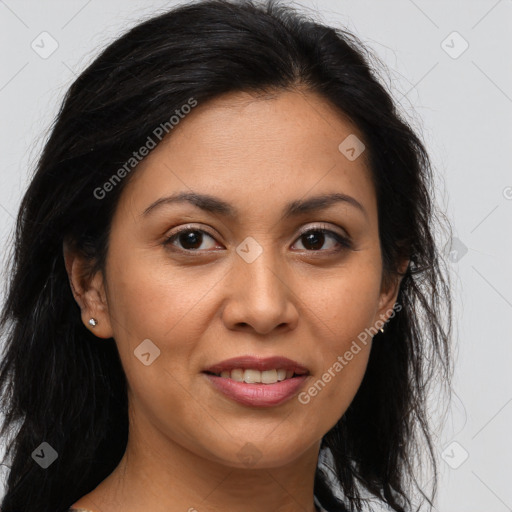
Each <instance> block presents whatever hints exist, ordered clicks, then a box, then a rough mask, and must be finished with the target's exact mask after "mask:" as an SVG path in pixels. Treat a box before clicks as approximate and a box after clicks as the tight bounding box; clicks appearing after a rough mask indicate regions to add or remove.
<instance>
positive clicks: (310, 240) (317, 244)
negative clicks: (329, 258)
mask: <svg viewBox="0 0 512 512" xmlns="http://www.w3.org/2000/svg"><path fill="white" fill-rule="evenodd" d="M299 240H301V242H302V245H303V247H304V249H305V250H307V251H317V252H318V251H320V252H324V251H325V252H333V251H337V250H341V249H340V248H339V247H338V249H336V247H334V248H333V247H328V248H327V249H324V250H323V251H322V250H321V249H322V247H324V245H325V243H326V241H327V242H328V241H329V240H331V243H330V245H331V246H332V245H333V243H334V246H335V245H336V244H338V245H339V246H341V247H342V248H350V247H351V244H350V241H349V240H348V239H347V238H346V237H343V236H341V235H339V234H338V233H335V232H334V231H331V230H328V229H324V228H313V229H309V230H307V231H304V232H303V233H302V234H301V235H300V237H299Z"/></svg>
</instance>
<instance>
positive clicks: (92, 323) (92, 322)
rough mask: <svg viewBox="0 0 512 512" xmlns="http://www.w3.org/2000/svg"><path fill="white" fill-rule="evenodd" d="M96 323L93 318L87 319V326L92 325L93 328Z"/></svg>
mask: <svg viewBox="0 0 512 512" xmlns="http://www.w3.org/2000/svg"><path fill="white" fill-rule="evenodd" d="M97 323H98V321H97V320H96V319H95V318H90V319H89V324H90V325H92V326H93V327H95V326H96V324H97Z"/></svg>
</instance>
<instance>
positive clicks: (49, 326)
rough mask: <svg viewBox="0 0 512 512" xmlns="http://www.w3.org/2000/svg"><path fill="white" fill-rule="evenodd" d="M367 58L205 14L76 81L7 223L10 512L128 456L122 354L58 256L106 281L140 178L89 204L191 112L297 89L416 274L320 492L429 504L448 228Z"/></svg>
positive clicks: (299, 24) (39, 502)
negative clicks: (368, 187)
mask: <svg viewBox="0 0 512 512" xmlns="http://www.w3.org/2000/svg"><path fill="white" fill-rule="evenodd" d="M372 59H375V57H374V56H372V54H371V53H370V51H369V50H368V48H366V47H365V45H364V44H363V43H362V42H361V41H360V40H359V39H358V38H357V37H356V36H355V35H353V34H351V33H350V32H348V31H347V30H343V29H340V28H333V27H329V26H326V25H324V24H323V23H322V22H319V21H315V20H313V19H312V18H311V17H309V16H307V15H305V14H304V13H301V12H299V11H298V10H297V9H294V8H292V7H290V6H285V5H282V4H279V3H276V2H274V1H273V0H270V1H267V2H265V3H256V2H252V1H245V2H241V3H240V2H234V1H227V0H206V1H198V2H193V3H188V4H185V5H181V6H178V7H175V8H173V9H171V10H168V11H166V12H164V13H163V14H158V15H157V16H154V17H152V18H150V19H147V20H145V21H143V22H141V23H139V24H138V25H137V26H135V27H134V28H132V29H131V30H129V31H127V32H126V33H125V34H124V35H122V36H121V37H119V38H117V39H116V40H115V41H114V42H113V43H111V44H110V45H108V46H107V47H106V48H105V49H104V50H103V51H102V52H101V54H100V55H99V56H98V57H97V58H96V59H95V60H94V61H93V62H92V63H91V64H90V65H89V66H88V67H87V68H86V69H85V71H83V72H82V73H81V74H80V75H79V76H78V78H76V80H75V81H74V83H73V84H72V85H71V86H70V88H69V90H68V91H67V93H66V95H65V97H64V100H63V102H62V106H61V108H60V110H59V112H58V114H57V117H56V119H55V122H54V124H53V126H52V130H51V134H50V136H49V138H48V140H47V143H46V145H45V147H44V150H43V151H42V154H41V156H40V159H39V161H38V163H37V168H36V170H35V173H34V175H33V177H32V179H31V182H30V185H29V186H28V189H27V190H26V193H25V195H24V197H23V199H22V202H21V206H20V209H19V214H18V217H17V221H16V225H15V233H14V243H13V247H12V255H11V262H10V263H11V264H10V266H9V274H8V276H7V285H6V286H7V293H6V295H5V304H4V307H3V310H2V313H1V317H0V328H1V332H2V336H3V340H4V345H3V352H2V359H1V362H0V392H1V395H2V396H1V404H2V409H3V412H4V415H5V417H4V422H3V425H2V429H1V431H0V435H1V436H2V437H3V438H6V439H7V438H8V444H7V446H8V449H7V451H6V457H7V458H8V460H9V464H10V472H9V476H8V479H7V482H6V494H5V496H4V498H3V501H2V504H1V508H2V511H3V512H20V511H22V510H27V511H28V510H38V511H40V512H64V511H66V510H67V509H68V507H69V506H70V505H71V504H72V503H74V502H75V501H76V500H78V499H79V498H80V497H82V496H83V495H85V494H87V493H88V492H90V491H91V490H92V489H94V488H95V487H96V486H97V485H98V484H99V483H100V482H101V481H102V480H103V479H105V478H106V477H107V476H108V475H109V474H110V473H111V472H112V471H113V470H114V468H115V467H116V466H117V464H118V463H119V461H120V459H121V457H122V455H123V453H124V450H125V448H126V443H127V438H128V403H127V383H126V377H125V374H124V372H123V368H122V365H121V362H120V358H119V355H118V352H117V349H116V345H115V342H114V340H113V339H110V340H105V341H104V342H102V343H98V340H97V338H96V337H95V336H94V335H93V334H92V333H91V332H89V331H88V330H87V329H86V328H84V325H83V324H82V321H81V317H80V309H79V307H78V305H77V304H76V302H75V300H74V298H73V295H72V292H71V287H70V283H69V279H68V276H67V273H66V270H65V265H64V259H63V244H64V242H67V243H70V244H72V245H73V246H74V247H75V248H76V250H78V251H81V253H83V254H84V255H86V256H87V257H88V260H89V261H90V272H91V275H93V274H94V273H95V272H97V271H101V270H103V269H104V264H105V258H106V254H107V250H108V240H109V229H110V225H111V219H112V216H113V213H114V211H115V209H116V205H117V204H118V200H119V197H120V194H121V193H122V190H123V188H124V186H125V185H126V183H127V182H128V181H129V180H130V178H131V176H132V175H133V174H134V173H136V172H137V169H136V167H135V168H134V170H133V171H132V172H131V174H130V175H128V176H126V178H124V179H123V180H122V181H121V182H120V183H119V184H117V186H115V187H114V188H113V190H112V191H111V192H110V193H109V197H108V200H99V199H98V198H97V197H95V194H94V190H95V189H97V187H99V186H101V185H102V184H104V183H105V182H107V181H108V180H109V178H110V177H111V176H112V175H113V174H114V173H115V172H116V170H117V169H119V167H120V166H122V165H123V163H124V162H126V161H127V160H128V159H129V158H130V157H131V156H132V154H133V151H134V150H136V149H138V148H140V147H141V146H142V145H143V144H144V143H145V141H146V140H147V137H148V135H150V134H151V133H152V132H153V131H154V129H155V127H157V126H159V125H161V124H162V123H165V122H166V121H168V119H169V116H170V113H172V112H174V111H175V110H176V109H179V108H180V107H181V106H182V105H184V104H186V103H187V101H188V100H189V98H191V97H193V98H195V99H196V100H197V101H198V103H199V104H202V103H205V102H207V101H208V100H210V99H212V98H215V97H217V96H219V95H222V94H224V93H229V92H235V91H245V92H254V93H265V92H269V91H270V92H275V91H281V90H294V89H297V88H300V89H302V90H304V89H305V90H309V91H313V92H316V93H318V94H320V95H321V96H322V97H323V98H325V99H326V100H328V101H329V102H330V104H331V105H332V106H333V108H334V109H336V110H337V111H338V112H339V113H340V115H344V116H347V117H348V119H350V121H351V122H352V123H354V125H356V126H357V127H358V128H359V129H360V131H361V133H362V134H363V136H364V142H365V145H366V154H367V156H368V159H369V160H368V162H369V167H370V171H371V175H372V178H373V182H374V186H375V191H376V196H377V205H378V220H379V236H380V243H381V248H382V255H383V268H384V275H385V276H386V277H388V278H389V277H391V276H393V275H396V274H397V273H398V272H399V263H400V262H401V261H402V260H404V259H409V260H410V263H409V266H408V267H407V269H406V271H405V273H403V274H402V275H403V279H402V281H401V284H400V289H399V293H398V300H397V302H398V303H399V304H400V305H401V306H402V307H401V309H400V311H399V312H397V314H396V315H394V318H392V319H391V320H390V322H389V324H388V326H387V328H386V330H385V332H384V333H383V334H382V333H379V334H378V335H377V336H378V342H376V343H374V344H373V346H372V349H371V353H370V359H369V363H368V367H367V371H366V374H365V376H364V379H363V381H362V384H361V386H360V389H359V390H358V392H357V394H356V396H355V398H354V400H353V401H352V403H351V405H350V406H349V408H348V410H347V411H346V413H345V414H344V415H343V416H342V417H341V418H340V419H339V421H338V422H337V424H336V425H335V426H334V427H333V428H332V429H331V430H330V431H329V432H328V433H327V434H326V435H325V436H324V437H323V439H322V444H321V450H326V451H327V453H328V454H329V455H330V457H331V461H332V463H331V465H328V464H326V465H324V466H322V464H319V465H318V467H317V471H316V474H315V486H314V492H315V495H316V496H317V498H318V500H319V501H320V503H321V504H322V506H323V507H325V508H326V509H328V510H330V511H331V510H332V511H342V510H352V511H361V510H363V508H364V507H365V503H367V500H368V499H369V497H372V499H377V500H378V501H380V502H382V503H386V504H387V505H388V506H389V507H390V508H391V509H392V510H394V511H406V510H411V507H412V506H413V503H412V501H413V500H412V495H413V492H417V491H418V489H419V490H420V492H421V494H422V498H421V501H422V503H424V502H425V500H426V501H427V502H428V503H430V504H431V503H432V502H433V501H432V500H433V498H434V496H435V490H436V485H435V482H436V481H437V480H436V479H437V471H436V457H435V449H434V446H433V441H432V439H433V433H432V432H433V431H432V429H431V425H430V422H429V417H428V409H427V397H428V391H429V389H430V387H431V384H433V383H436V382H442V383H445V384H449V381H450V377H451V362H450V347H449V339H450V332H451V318H452V314H451V307H452V306H451V296H450V287H449V283H448V274H447V273H446V272H445V270H444V264H443V260H442V258H441V252H440V250H439V248H438V245H437V242H436V240H435V232H434V227H435V226H441V225H442V222H441V221H442V220H443V219H445V218H444V217H443V216H442V215H441V214H439V213H437V207H436V206H435V203H434V186H433V180H434V177H433V171H432V166H431V164H430V161H429V156H428V154H427V151H426V149H425V147H424V145H423V143H422V142H421V140H420V138H419V136H418V135H417V134H415V132H414V131H413V129H412V128H411V127H410V125H409V124H408V122H407V121H406V120H405V119H404V118H403V117H402V116H401V115H400V113H399V112H398V110H397V108H396V106H395V104H394V102H393V100H392V96H391V94H390V93H389V92H388V91H387V90H386V88H385V87H384V86H383V85H382V84H381V83H380V81H379V79H378V77H377V75H376V73H375V69H374V68H373V67H372V65H371V62H372ZM185 122H186V121H185ZM171 136H172V134H171ZM447 389H449V385H448V388H447ZM42 442H47V443H49V444H50V445H51V446H52V447H53V448H54V449H55V451H56V452H57V454H58V457H57V459H56V460H55V462H53V464H51V466H50V467H49V468H47V469H43V468H41V467H40V466H39V465H38V464H37V463H36V462H35V459H34V458H33V457H32V455H33V453H34V451H35V450H36V448H38V447H39V446H40V445H41V443H42ZM425 446H426V448H427V450H426V453H427V460H428V461H429V467H430V464H432V466H433V468H434V480H433V483H434V485H433V487H432V490H431V492H429V493H428V494H427V493H425V492H424V491H423V490H421V485H419V484H418V483H417V473H416V471H417V468H416V467H415V464H414V462H413V461H415V460H416V457H417V456H419V455H421V453H423V452H422V451H421V450H424V448H425ZM329 469H330V470H331V474H329V472H328V471H329ZM338 491H341V493H340V492H338Z"/></svg>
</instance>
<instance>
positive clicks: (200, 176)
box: [124, 91, 374, 211]
mask: <svg viewBox="0 0 512 512" xmlns="http://www.w3.org/2000/svg"><path fill="white" fill-rule="evenodd" d="M354 137H355V139H354V140H356V141H360V143H361V144H362V140H363V135H362V134H361V132H360V131H359V130H358V129H357V127H355V126H354V125H353V124H352V123H350V122H349V120H348V119H347V118H346V117H345V116H343V114H342V113H340V112H339V111H337V110H336V109H335V108H334V107H333V106H332V105H331V104H330V103H329V102H327V101H326V100H325V99H323V98H322V97H320V96H319V95H317V94H315V93H312V92H298V91H293V92H292V91H282V92H276V93H272V94H266V95H262V94H260V95H254V94H249V93H246V92H237V93H230V94H226V95H223V96H221V97H218V98H215V99H213V100H210V101H208V102H205V103H204V104H199V105H198V106H196V107H195V108H194V109H193V110H192V111H191V112H190V113H189V114H187V115H186V116H184V118H183V119H181V120H180V122H179V124H177V125H176V126H174V128H173V129H172V132H170V134H169V135H168V136H167V137H166V138H165V139H164V140H163V141H162V143H160V144H159V145H158V146H157V147H156V148H155V149H153V150H152V151H151V152H150V153H149V155H148V156H146V157H145V159H144V160H143V161H142V162H141V163H140V164H139V165H138V166H137V168H136V171H135V173H134V175H133V176H132V178H131V180H130V183H129V184H128V186H127V190H126V191H125V192H124V196H125V199H129V200H130V203H131V204H132V206H135V207H136V208H137V210H138V211H142V210H144V209H145V207H147V205H148V204H149V202H152V201H154V200H155V199H156V198H157V196H158V195H162V194H163V193H164V192H173V191H187V192H191V191H193V192H198V193H203V192H206V191H207V192H209V193H214V194H215V195H217V196H220V197H227V198H228V199H229V200H230V202H234V203H239V204H240V205H241V206H244V205H245V206H248V205H250V206H251V208H252V207H255V206H261V203H262V201H265V202H267V203H268V202H269V201H271V200H273V199H275V200H277V199H279V198H282V199H283V200H286V198H288V199H289V200H292V199H297V197H303V196H305V195H307V194H308V193H309V192H311V193H315V194H316V193H326V192H329V191H330V192H333V191H334V192H336V191H337V192H342V193H347V194H351V195H357V196H358V197H359V199H360V200H361V202H367V203H368V202H370V203H371V202H372V201H373V199H374V198H373V195H374V191H373V186H372V182H371V178H370V172H369V169H368V167H367V163H366V162H367V160H366V153H365V151H362V153H361V154H360V156H359V157H357V158H355V159H351V158H347V154H346V153H344V152H343V151H342V150H343V149H346V148H345V147H344V145H345V146H346V144H345V142H344V141H347V140H348V141H351V140H352V138H354ZM340 145H341V146H340ZM340 147H341V149H340Z"/></svg>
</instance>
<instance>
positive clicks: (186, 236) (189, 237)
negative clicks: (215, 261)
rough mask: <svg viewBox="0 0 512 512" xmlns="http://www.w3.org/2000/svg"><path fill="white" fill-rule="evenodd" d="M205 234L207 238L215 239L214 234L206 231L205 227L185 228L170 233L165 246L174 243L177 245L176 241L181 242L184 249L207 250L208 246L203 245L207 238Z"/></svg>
mask: <svg viewBox="0 0 512 512" xmlns="http://www.w3.org/2000/svg"><path fill="white" fill-rule="evenodd" d="M205 235H206V237H207V238H210V239H211V240H214V238H213V236H211V235H210V234H209V233H207V232H206V231H204V230H203V229H198V228H185V229H182V230H180V231H177V232H176V233H174V234H172V235H170V236H169V237H168V238H167V239H166V240H165V242H164V245H165V246H168V245H173V246H175V245H176V244H175V242H178V243H180V244H181V247H178V249H181V250H183V251H197V250H205V249H208V247H201V245H202V244H203V241H204V239H205Z"/></svg>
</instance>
